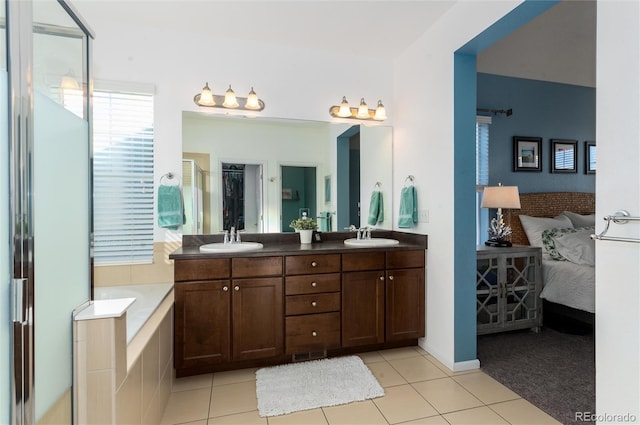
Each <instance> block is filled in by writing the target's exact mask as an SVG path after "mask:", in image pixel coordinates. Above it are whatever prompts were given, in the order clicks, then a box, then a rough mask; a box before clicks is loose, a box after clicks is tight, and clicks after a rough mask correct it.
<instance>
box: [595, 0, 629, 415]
mask: <svg viewBox="0 0 640 425" xmlns="http://www.w3.org/2000/svg"><path fill="white" fill-rule="evenodd" d="M597 33H598V36H597V50H598V61H597V70H596V75H597V88H596V100H597V102H596V103H597V106H596V117H597V119H596V142H597V146H598V165H597V168H598V170H597V173H596V192H597V196H596V213H597V215H598V216H600V217H603V216H605V215H608V214H612V213H614V212H615V211H616V210H619V209H626V210H628V211H629V212H630V213H631V215H633V216H640V167H638V161H640V102H639V99H640V3H638V2H637V1H633V2H629V1H611V2H607V1H603V2H598V26H597ZM596 224H597V228H596V230H597V231H600V230H601V229H602V228H603V226H604V224H603V222H596ZM612 227H613V228H612V234H613V235H618V236H626V237H634V238H640V223H638V222H630V223H629V224H625V225H615V224H614V225H612ZM639 306H640V244H637V243H636V244H632V243H621V242H606V241H598V242H597V243H596V413H597V414H598V415H604V414H608V415H618V414H619V415H625V414H627V413H629V414H631V415H635V420H631V421H628V420H627V421H626V422H630V423H638V422H639V421H640V366H639V365H640V347H639V345H640V315H639V313H638V312H639V311H640V308H639ZM607 419H608V418H604V417H603V418H599V419H598V422H600V423H605V422H609V423H611V422H617V423H622V422H625V421H624V420H620V419H618V420H615V419H614V420H611V419H612V418H609V420H607Z"/></svg>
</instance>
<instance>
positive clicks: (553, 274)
mask: <svg viewBox="0 0 640 425" xmlns="http://www.w3.org/2000/svg"><path fill="white" fill-rule="evenodd" d="M544 257H547V256H546V255H544V256H543V260H542V284H543V288H542V293H541V294H540V298H544V299H546V300H549V301H551V302H554V303H558V304H563V305H566V306H568V307H573V308H576V309H578V310H584V311H588V312H590V313H595V311H596V310H595V282H596V275H595V268H594V267H591V266H584V265H578V264H574V263H572V262H570V261H556V260H550V259H545V258H544Z"/></svg>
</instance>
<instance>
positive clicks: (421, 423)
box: [402, 415, 449, 425]
mask: <svg viewBox="0 0 640 425" xmlns="http://www.w3.org/2000/svg"><path fill="white" fill-rule="evenodd" d="M402 425H449V422H447V420H446V419H445V418H443V417H442V416H440V415H438V416H431V417H428V418H420V419H416V420H415V421H408V422H403V423H402Z"/></svg>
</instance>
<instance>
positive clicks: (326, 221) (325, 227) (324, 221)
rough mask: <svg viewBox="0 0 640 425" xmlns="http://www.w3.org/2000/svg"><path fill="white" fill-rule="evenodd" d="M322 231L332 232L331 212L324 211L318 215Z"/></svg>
mask: <svg viewBox="0 0 640 425" xmlns="http://www.w3.org/2000/svg"><path fill="white" fill-rule="evenodd" d="M318 219H319V224H320V231H321V232H330V231H331V213H330V212H329V211H322V212H320V214H319V215H318Z"/></svg>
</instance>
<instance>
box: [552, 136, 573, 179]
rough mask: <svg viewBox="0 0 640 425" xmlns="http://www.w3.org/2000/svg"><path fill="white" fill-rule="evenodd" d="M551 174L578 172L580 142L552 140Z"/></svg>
mask: <svg viewBox="0 0 640 425" xmlns="http://www.w3.org/2000/svg"><path fill="white" fill-rule="evenodd" d="M551 172H552V173H577V172H578V142H577V141H576V140H560V139H551Z"/></svg>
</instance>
